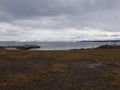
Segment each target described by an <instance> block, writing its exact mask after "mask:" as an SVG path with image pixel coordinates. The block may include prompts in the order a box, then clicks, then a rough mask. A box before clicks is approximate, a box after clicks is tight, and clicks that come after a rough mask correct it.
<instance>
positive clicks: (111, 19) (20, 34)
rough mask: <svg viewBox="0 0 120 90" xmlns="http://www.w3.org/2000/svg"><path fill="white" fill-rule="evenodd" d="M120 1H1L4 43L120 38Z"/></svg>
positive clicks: (0, 12) (1, 36) (0, 19)
mask: <svg viewBox="0 0 120 90" xmlns="http://www.w3.org/2000/svg"><path fill="white" fill-rule="evenodd" d="M119 4H120V1H119V0H0V40H19V41H26V40H39V41H76V40H100V39H120V26H119V23H120V6H119Z"/></svg>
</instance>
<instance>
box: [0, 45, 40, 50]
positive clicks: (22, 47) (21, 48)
mask: <svg viewBox="0 0 120 90" xmlns="http://www.w3.org/2000/svg"><path fill="white" fill-rule="evenodd" d="M33 48H40V46H38V45H23V46H0V49H10V50H28V49H33Z"/></svg>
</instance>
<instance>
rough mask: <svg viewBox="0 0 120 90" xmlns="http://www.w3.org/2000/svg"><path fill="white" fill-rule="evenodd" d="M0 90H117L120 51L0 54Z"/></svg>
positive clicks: (15, 51)
mask: <svg viewBox="0 0 120 90" xmlns="http://www.w3.org/2000/svg"><path fill="white" fill-rule="evenodd" d="M0 90H120V47H116V48H107V49H106V48H103V47H102V48H96V49H85V50H79V49H78V50H52V51H30V50H0Z"/></svg>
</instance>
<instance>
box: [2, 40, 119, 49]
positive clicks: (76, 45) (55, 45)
mask: <svg viewBox="0 0 120 90" xmlns="http://www.w3.org/2000/svg"><path fill="white" fill-rule="evenodd" d="M26 44H28V45H40V46H41V48H39V49H34V50H70V49H81V48H85V49H86V48H95V47H99V46H101V45H106V44H109V45H113V44H116V45H120V42H0V46H8V45H16V46H17V45H26Z"/></svg>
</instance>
